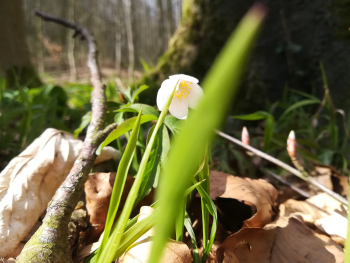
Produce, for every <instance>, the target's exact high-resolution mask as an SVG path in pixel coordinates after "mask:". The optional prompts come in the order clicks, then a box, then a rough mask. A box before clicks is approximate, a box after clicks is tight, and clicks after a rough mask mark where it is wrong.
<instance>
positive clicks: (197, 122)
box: [149, 6, 265, 263]
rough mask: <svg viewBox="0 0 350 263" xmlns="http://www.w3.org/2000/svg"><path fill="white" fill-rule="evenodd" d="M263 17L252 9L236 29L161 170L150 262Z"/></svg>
mask: <svg viewBox="0 0 350 263" xmlns="http://www.w3.org/2000/svg"><path fill="white" fill-rule="evenodd" d="M264 16H265V10H264V8H263V7H262V6H255V7H254V8H252V9H251V11H249V12H248V14H247V15H246V16H245V17H244V19H243V20H242V22H241V23H240V24H239V25H238V27H237V29H236V30H235V32H234V34H233V35H232V36H231V37H230V38H229V40H228V43H227V44H226V45H225V47H224V49H223V50H222V51H221V53H220V54H219V55H218V57H217V59H216V61H215V62H214V64H213V66H212V68H211V69H210V71H209V73H208V75H207V76H206V78H205V80H204V81H203V85H202V87H203V90H204V93H205V96H203V98H202V100H201V101H200V102H199V104H198V107H197V108H196V110H194V111H192V112H191V114H189V116H188V120H187V121H185V122H184V124H183V126H182V128H181V132H180V133H179V134H178V136H175V138H174V141H173V143H172V146H171V147H172V150H171V151H170V152H169V159H168V161H167V164H166V166H165V169H164V175H166V176H164V177H162V178H161V179H162V180H163V181H162V182H161V185H162V187H158V188H157V199H160V201H159V203H160V204H159V209H160V211H159V214H158V216H157V220H156V226H155V227H156V235H155V236H154V240H153V246H152V250H151V254H150V260H149V262H152V263H158V262H159V261H160V259H161V258H162V254H163V253H162V252H163V249H164V246H165V244H166V241H167V239H168V237H169V236H170V233H171V231H172V229H173V227H174V223H175V218H176V214H177V213H178V211H179V206H180V204H179V202H178V200H182V197H183V194H184V192H185V190H186V188H188V187H189V185H190V181H191V178H192V176H193V174H194V173H195V172H196V170H197V168H198V167H196V166H197V165H198V164H199V163H201V161H202V160H203V159H202V158H203V156H204V152H205V149H206V147H207V145H210V142H211V140H212V138H213V137H214V131H215V129H216V128H217V127H218V126H219V125H220V124H221V122H222V120H223V119H224V118H225V113H226V111H227V109H228V107H229V106H230V105H231V103H232V99H233V97H234V95H235V93H236V91H237V88H238V85H239V83H240V80H241V76H242V74H243V72H244V70H245V69H244V68H245V65H246V62H247V60H248V57H249V54H250V53H251V50H252V47H253V44H254V40H255V38H256V37H257V34H258V31H259V28H260V25H261V23H262V20H263V18H264ZM195 183H196V182H195ZM200 187H201V186H198V188H200ZM214 210H215V206H214ZM213 213H216V210H215V211H214V212H213ZM214 219H215V218H214ZM214 221H215V220H214ZM213 226H215V224H214V223H213ZM213 230H216V229H212V231H211V239H210V241H209V246H208V247H210V243H211V242H212V241H214V238H213V235H214V236H215V232H216V231H213Z"/></svg>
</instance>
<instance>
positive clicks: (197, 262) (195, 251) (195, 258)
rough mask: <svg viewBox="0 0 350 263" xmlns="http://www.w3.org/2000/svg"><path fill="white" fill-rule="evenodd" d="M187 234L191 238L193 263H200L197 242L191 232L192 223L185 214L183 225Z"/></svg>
mask: <svg viewBox="0 0 350 263" xmlns="http://www.w3.org/2000/svg"><path fill="white" fill-rule="evenodd" d="M184 225H185V227H186V229H187V232H188V234H189V235H190V237H191V242H192V249H193V263H201V258H200V256H199V251H198V247H197V240H196V235H195V233H194V231H193V228H192V222H191V219H190V217H189V216H188V214H187V213H186V215H185V223H184Z"/></svg>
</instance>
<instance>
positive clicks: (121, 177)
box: [97, 109, 142, 260]
mask: <svg viewBox="0 0 350 263" xmlns="http://www.w3.org/2000/svg"><path fill="white" fill-rule="evenodd" d="M141 116H142V109H141V110H140V112H139V115H138V116H137V119H136V121H135V124H134V127H133V130H132V132H131V135H130V138H129V141H128V144H127V146H126V149H125V152H124V154H123V157H122V158H121V160H120V163H119V166H118V170H117V174H116V177H115V181H114V186H113V191H112V196H111V201H110V204H109V209H108V214H107V219H106V224H105V230H104V235H103V239H102V241H101V245H100V248H99V250H98V254H97V260H98V259H99V258H100V256H101V253H102V251H103V249H104V248H105V246H106V244H107V241H108V238H109V233H110V231H111V228H112V225H113V222H114V218H115V216H116V214H117V211H118V207H119V204H120V199H121V197H122V193H123V190H124V186H125V182H126V178H127V176H128V171H129V168H130V164H131V161H132V157H133V155H134V150H135V148H136V142H137V139H138V135H139V131H140V125H141Z"/></svg>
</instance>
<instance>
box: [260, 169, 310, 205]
mask: <svg viewBox="0 0 350 263" xmlns="http://www.w3.org/2000/svg"><path fill="white" fill-rule="evenodd" d="M265 171H266V172H267V173H268V174H269V175H270V176H272V177H273V178H275V179H276V180H278V181H280V182H281V183H282V184H284V185H287V186H288V187H290V188H291V189H293V190H294V191H295V192H297V193H298V194H300V195H301V196H304V197H305V198H310V197H311V196H310V195H309V194H308V193H307V192H305V191H303V190H301V189H300V188H298V187H296V186H295V185H292V184H291V183H290V182H288V181H286V180H285V179H283V178H282V177H281V176H279V175H277V174H275V173H273V172H271V171H269V170H265Z"/></svg>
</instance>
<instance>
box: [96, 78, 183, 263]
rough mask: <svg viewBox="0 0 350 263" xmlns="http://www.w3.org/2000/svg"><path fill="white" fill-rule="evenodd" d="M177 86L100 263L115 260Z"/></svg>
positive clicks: (147, 148)
mask: <svg viewBox="0 0 350 263" xmlns="http://www.w3.org/2000/svg"><path fill="white" fill-rule="evenodd" d="M177 85H178V83H176V85H175V87H174V90H173V92H172V93H171V94H170V96H169V99H168V101H167V103H166V105H165V106H164V109H163V111H162V113H161V114H160V116H159V119H158V121H157V123H156V126H155V128H154V131H153V134H152V137H151V139H150V141H149V143H148V145H147V147H146V150H145V153H144V155H143V157H142V160H141V164H140V168H139V170H138V172H137V175H136V177H135V181H134V184H133V186H132V187H131V190H130V192H129V195H128V198H127V199H126V201H125V204H124V208H123V211H122V213H121V215H120V217H119V219H118V222H117V224H116V228H115V231H114V232H113V238H111V239H110V240H109V241H108V244H107V246H106V249H104V250H103V251H102V255H101V258H100V261H99V262H100V263H102V262H111V261H113V258H115V254H116V252H117V249H118V247H119V244H120V241H121V237H122V235H123V233H124V231H125V226H126V224H127V222H128V220H129V217H130V214H131V211H132V209H133V208H134V204H135V202H136V198H137V196H138V193H139V190H140V186H141V183H142V181H143V179H144V174H145V170H146V166H147V163H148V160H149V156H150V154H151V150H152V146H153V143H154V141H155V138H156V135H157V132H158V130H159V128H160V126H161V125H162V124H163V121H164V118H165V116H166V114H167V112H168V109H169V106H170V103H171V101H172V99H173V97H174V93H175V90H176V86H177ZM144 116H147V115H144ZM153 117H154V116H153Z"/></svg>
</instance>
